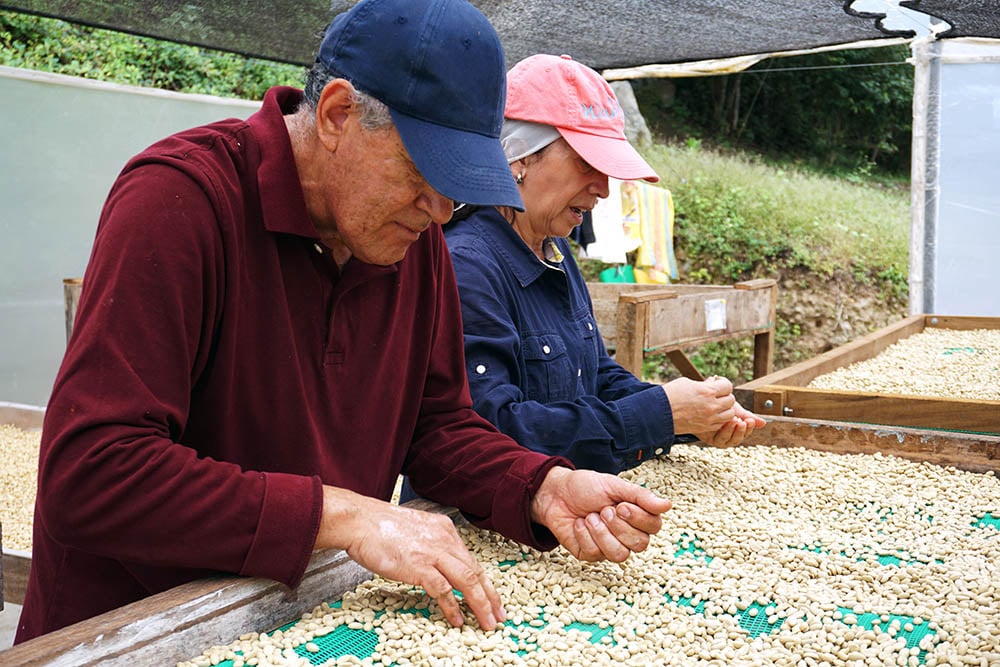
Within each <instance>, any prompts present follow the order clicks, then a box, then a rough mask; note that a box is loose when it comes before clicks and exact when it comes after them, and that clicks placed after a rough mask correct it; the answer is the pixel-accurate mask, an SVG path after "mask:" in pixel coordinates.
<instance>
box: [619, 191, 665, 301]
mask: <svg viewBox="0 0 1000 667" xmlns="http://www.w3.org/2000/svg"><path fill="white" fill-rule="evenodd" d="M628 185H629V186H630V187H633V188H635V192H636V200H637V202H638V214H639V233H640V236H641V237H642V244H641V245H640V246H639V249H638V251H637V253H636V261H635V264H636V268H640V267H641V268H642V269H645V271H646V273H647V274H648V275H649V279H650V282H653V283H658V284H666V283H669V282H670V280H671V279H674V280H676V279H677V260H676V259H675V258H674V198H673V197H672V196H671V194H670V191H669V190H666V189H664V188H660V187H657V186H655V185H650V184H649V183H645V182H641V181H631V182H629V184H628ZM622 199H623V200H624V199H625V197H624V189H623V197H622ZM636 280H638V276H637V277H636Z"/></svg>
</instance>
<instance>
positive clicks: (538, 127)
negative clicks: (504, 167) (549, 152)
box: [500, 118, 562, 164]
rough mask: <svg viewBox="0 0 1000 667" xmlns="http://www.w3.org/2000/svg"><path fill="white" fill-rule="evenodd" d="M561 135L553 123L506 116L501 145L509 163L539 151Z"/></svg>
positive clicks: (501, 134) (501, 131) (501, 130)
mask: <svg viewBox="0 0 1000 667" xmlns="http://www.w3.org/2000/svg"><path fill="white" fill-rule="evenodd" d="M560 136H562V135H560V134H559V130H557V129H556V128H554V127H552V126H551V125H544V124H542V123H532V122H530V121H526V120H514V119H512V118H505V119H504V121H503V127H501V128H500V145H501V146H503V152H504V154H505V155H506V156H507V162H508V164H509V163H511V162H517V161H518V160H520V159H521V158H523V157H526V156H528V155H531V154H532V153H537V152H538V151H540V150H542V149H543V148H545V147H546V146H548V145H549V144H551V143H552V142H553V141H555V140H556V139H558V138H559V137H560Z"/></svg>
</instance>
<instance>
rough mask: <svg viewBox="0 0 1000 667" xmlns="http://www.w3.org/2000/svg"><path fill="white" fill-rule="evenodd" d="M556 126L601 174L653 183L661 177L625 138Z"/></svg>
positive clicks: (624, 179) (623, 179)
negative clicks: (603, 135)
mask: <svg viewBox="0 0 1000 667" xmlns="http://www.w3.org/2000/svg"><path fill="white" fill-rule="evenodd" d="M556 129H557V130H559V134H561V135H562V136H563V139H565V140H566V143H568V144H569V145H570V146H571V147H572V148H573V150H575V151H576V152H577V153H579V155H580V157H582V158H583V159H584V160H586V161H587V163H588V164H589V165H590V166H591V167H593V168H594V169H597V170H598V171H600V172H601V173H603V174H606V175H608V176H611V177H612V178H617V179H618V180H620V181H638V180H643V181H649V182H650V183H656V182H657V181H659V180H660V177H659V176H657V175H656V172H655V171H653V168H652V167H650V166H649V164H648V163H647V162H646V161H645V160H644V159H643V158H642V156H641V155H639V153H638V152H637V151H636V150H635V149H634V148H632V144H630V143H629V142H628V140H626V139H619V138H616V137H602V136H599V135H596V134H589V133H586V132H576V131H574V130H568V129H566V128H563V127H557V128H556Z"/></svg>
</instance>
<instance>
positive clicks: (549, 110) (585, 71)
mask: <svg viewBox="0 0 1000 667" xmlns="http://www.w3.org/2000/svg"><path fill="white" fill-rule="evenodd" d="M504 117H505V118H511V119H515V120H524V121H529V122H533V123H542V124H545V125H551V126H553V127H555V128H556V129H557V130H559V134H561V135H562V137H563V139H565V140H566V142H567V143H568V144H569V145H570V146H571V147H572V148H573V150H575V151H576V152H577V153H579V154H580V157H582V158H583V159H584V160H586V161H587V163H588V164H590V166H592V167H594V169H597V170H598V171H600V172H602V173H604V174H607V175H608V176H611V177H613V178H617V179H619V180H623V181H633V180H639V179H642V180H645V181H649V182H650V183H656V182H657V181H659V180H660V177H659V176H657V175H656V172H655V171H653V168H652V167H650V166H649V165H648V164H647V163H646V161H645V160H644V159H642V156H641V155H639V153H638V152H636V150H635V149H634V148H632V145H631V144H630V143H629V142H628V139H627V138H626V137H625V114H624V112H623V111H622V108H621V105H620V104H618V98H616V97H615V93H614V91H613V90H611V86H610V85H608V82H607V81H605V80H604V78H603V77H601V75H600V74H598V73H597V72H596V71H594V70H592V69H591V68H589V67H587V66H586V65H584V64H582V63H578V62H576V61H575V60H573V59H572V58H570V57H569V56H566V55H564V56H552V55H545V54H539V55H534V56H529V57H528V58H525V59H524V60H522V61H520V62H519V63H517V64H516V65H514V67H512V68H511V69H510V71H508V72H507V107H506V109H505V110H504Z"/></svg>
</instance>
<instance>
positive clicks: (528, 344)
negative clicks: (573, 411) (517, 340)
mask: <svg viewBox="0 0 1000 667" xmlns="http://www.w3.org/2000/svg"><path fill="white" fill-rule="evenodd" d="M523 343H524V362H525V373H526V380H527V382H526V385H527V387H526V393H527V397H526V398H527V399H528V400H531V401H539V402H541V403H549V402H552V401H569V400H573V399H574V398H576V389H577V386H578V384H577V383H578V382H579V378H578V377H577V376H578V371H577V368H576V366H574V365H573V363H572V361H571V360H570V358H569V354H567V352H566V344H565V343H564V342H563V339H562V338H561V337H559V336H556V335H551V334H550V335H540V336H525V337H524V339H523Z"/></svg>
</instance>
